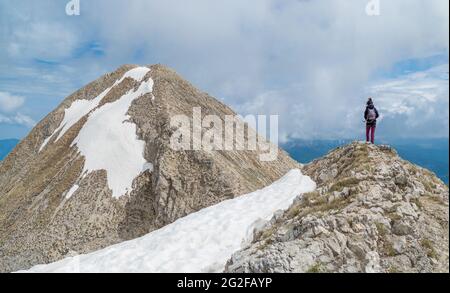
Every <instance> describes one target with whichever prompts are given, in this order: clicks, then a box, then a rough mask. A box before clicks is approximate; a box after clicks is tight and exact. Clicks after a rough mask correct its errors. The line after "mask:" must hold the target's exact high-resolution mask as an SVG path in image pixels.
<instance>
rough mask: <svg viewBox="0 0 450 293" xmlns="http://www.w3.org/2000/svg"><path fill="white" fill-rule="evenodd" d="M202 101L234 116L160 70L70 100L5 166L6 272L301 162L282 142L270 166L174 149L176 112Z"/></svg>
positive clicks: (105, 83)
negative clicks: (172, 121) (287, 151)
mask: <svg viewBox="0 0 450 293" xmlns="http://www.w3.org/2000/svg"><path fill="white" fill-rule="evenodd" d="M194 108H199V109H201V115H202V117H204V116H206V115H212V114H214V115H216V117H220V118H221V119H223V118H224V117H225V116H226V115H236V114H235V113H234V112H233V110H231V109H230V108H229V107H227V106H225V105H224V104H223V103H221V102H219V101H218V100H216V99H215V98H213V97H211V96H210V95H208V94H206V93H204V92H201V91H199V90H198V89H196V88H195V87H194V86H192V85H191V84H190V83H189V82H187V81H186V80H184V79H183V78H182V77H180V76H179V75H178V74H177V73H176V72H174V71H173V70H171V69H169V68H167V67H165V66H162V65H152V66H136V65H124V66H121V67H120V68H119V69H117V70H116V71H114V72H111V73H108V74H105V75H104V76H102V77H100V78H99V79H97V80H95V81H93V82H91V83H89V84H88V85H86V86H85V87H83V88H81V89H80V90H78V91H76V92H75V93H73V94H72V95H70V96H68V97H67V98H65V99H64V100H63V101H62V103H61V104H60V105H59V106H58V107H56V109H55V110H54V111H52V112H51V113H50V114H49V115H47V117H45V118H44V119H43V120H42V121H40V122H39V123H38V124H37V125H36V127H35V128H33V130H32V131H31V132H30V134H29V135H28V136H27V137H26V138H25V139H23V140H22V141H21V142H20V144H19V145H18V146H17V147H16V148H15V149H14V150H13V151H12V152H11V153H10V154H9V155H8V157H6V158H5V160H4V161H2V162H1V163H0V271H16V270H19V269H26V268H29V267H31V266H33V265H36V264H42V263H48V262H53V261H56V260H59V259H62V258H64V257H65V256H67V255H69V254H73V253H79V254H81V253H87V252H91V251H94V250H98V249H101V248H103V247H106V246H109V245H112V244H115V243H119V242H122V241H124V240H129V239H134V238H136V237H139V236H142V235H144V234H147V233H149V232H150V231H153V230H157V229H159V228H161V227H163V226H166V225H167V224H170V223H172V222H173V221H175V220H177V219H179V218H181V217H184V216H186V215H188V214H190V213H192V212H195V211H198V210H200V209H203V208H205V207H208V206H211V205H214V204H217V203H219V202H221V201H223V200H226V199H230V198H234V197H236V196H239V195H242V194H246V193H250V192H252V191H255V190H257V189H260V188H262V187H264V186H267V185H269V184H270V183H272V182H274V181H275V180H278V179H279V178H281V177H282V176H283V175H285V174H286V173H287V172H288V171H290V170H291V169H295V168H298V167H299V164H298V163H297V162H295V161H294V160H293V159H291V158H290V157H289V156H288V155H287V154H286V153H285V152H283V151H282V150H278V148H277V151H278V156H277V158H276V159H275V160H273V161H270V162H265V161H261V160H260V159H259V155H260V153H261V151H259V150H254V151H253V150H242V151H240V150H234V151H233V150H232V151H214V152H210V151H206V150H202V149H200V150H196V151H191V150H174V149H173V148H172V147H171V145H170V137H171V136H172V134H173V133H174V131H175V130H174V129H173V127H172V126H171V123H170V122H171V118H172V117H174V116H176V115H184V116H185V117H188V119H191V120H192V117H193V111H194V110H193V109H194ZM189 117H191V118H189ZM191 120H190V121H191ZM248 131H249V132H248V133H253V132H254V131H253V130H252V129H250V128H248ZM247 137H248V136H247Z"/></svg>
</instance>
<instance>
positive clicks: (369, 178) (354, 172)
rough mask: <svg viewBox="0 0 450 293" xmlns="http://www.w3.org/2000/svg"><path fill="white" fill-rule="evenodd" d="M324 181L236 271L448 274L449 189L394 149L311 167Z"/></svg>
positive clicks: (344, 153) (333, 157) (359, 146)
mask: <svg viewBox="0 0 450 293" xmlns="http://www.w3.org/2000/svg"><path fill="white" fill-rule="evenodd" d="M303 172H304V173H305V174H307V175H309V176H310V177H311V178H312V179H313V180H315V181H316V183H317V184H318V186H317V190H316V191H315V192H313V193H309V194H305V195H304V196H303V197H302V198H301V199H299V200H298V201H297V202H296V203H295V204H294V205H293V206H292V207H291V208H290V209H289V210H288V211H286V212H285V213H284V214H282V215H278V216H277V217H274V219H272V221H271V223H270V224H269V225H267V226H266V227H265V228H264V229H262V230H261V231H259V232H258V233H256V235H255V240H254V241H253V243H252V244H251V245H250V246H249V247H246V248H245V249H243V250H241V251H239V252H237V253H235V254H234V255H233V256H232V258H231V259H230V260H229V262H228V264H227V268H226V270H227V271H228V272H255V273H259V272H387V273H393V272H447V273H448V271H449V226H448V217H449V213H448V212H449V206H448V203H449V191H448V187H447V186H446V185H445V184H444V183H443V182H442V181H441V180H439V179H438V178H437V177H436V176H435V175H434V174H432V173H431V172H430V171H428V170H426V169H423V168H420V167H418V166H415V165H413V164H411V163H409V162H407V161H404V160H402V159H401V158H400V157H398V155H397V153H396V152H395V150H393V149H392V148H390V147H388V146H373V145H367V144H364V143H353V144H350V145H348V146H345V147H341V148H338V149H336V150H334V151H332V152H330V153H329V154H328V155H327V156H325V157H324V158H322V159H319V160H316V161H314V162H312V163H311V164H309V165H306V166H305V167H304V170H303Z"/></svg>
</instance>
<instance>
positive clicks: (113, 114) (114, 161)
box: [39, 67, 153, 198]
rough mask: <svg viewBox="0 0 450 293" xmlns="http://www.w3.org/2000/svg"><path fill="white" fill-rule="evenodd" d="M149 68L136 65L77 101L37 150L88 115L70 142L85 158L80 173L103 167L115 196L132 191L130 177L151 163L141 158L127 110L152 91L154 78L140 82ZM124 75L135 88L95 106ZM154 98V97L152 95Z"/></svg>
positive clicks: (141, 146) (69, 193) (141, 148)
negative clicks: (135, 84)
mask: <svg viewBox="0 0 450 293" xmlns="http://www.w3.org/2000/svg"><path fill="white" fill-rule="evenodd" d="M148 72H150V69H149V68H147V67H136V68H133V69H131V70H129V71H128V72H126V73H125V74H124V75H123V76H122V78H120V79H119V80H117V81H116V82H115V83H114V84H113V85H112V86H111V87H109V88H107V89H106V90H104V91H103V92H102V93H101V94H100V95H98V96H97V97H95V98H94V99H92V100H76V101H74V102H73V103H72V104H71V105H70V107H69V108H67V109H66V110H65V112H64V119H63V121H62V122H61V124H60V125H59V126H58V128H56V129H55V131H54V132H53V134H52V135H50V136H49V137H48V138H46V139H45V141H44V142H43V144H42V145H41V147H40V149H39V151H42V150H43V149H44V148H45V146H47V144H48V143H49V142H50V141H51V139H52V138H53V137H54V136H55V135H56V134H58V136H57V137H56V139H55V140H54V141H55V142H56V141H58V140H59V139H60V138H61V137H62V136H63V135H64V134H65V133H66V132H67V131H68V130H69V129H70V128H71V127H72V126H73V125H75V124H76V123H77V122H78V121H80V119H82V118H83V117H84V116H86V115H88V119H87V121H86V123H85V124H84V125H83V127H82V128H81V130H80V131H79V133H78V135H77V137H76V138H75V139H74V141H73V142H72V144H71V145H72V146H73V145H76V146H77V147H78V149H79V151H80V154H81V155H83V156H84V157H85V164H84V169H83V172H82V176H86V175H87V174H89V173H91V172H93V171H97V170H106V173H107V180H108V187H109V188H110V189H111V190H112V194H113V197H114V198H119V197H120V196H122V195H125V194H127V192H128V191H129V190H131V185H132V183H133V180H134V179H135V178H136V177H137V176H138V175H139V174H141V173H142V172H144V171H145V170H148V169H149V170H152V168H153V166H152V164H151V163H149V162H147V161H146V160H145V158H144V157H143V154H144V147H145V142H144V141H142V140H139V139H138V137H137V136H136V125H135V124H134V123H132V122H129V121H128V119H129V116H128V115H127V112H128V109H129V108H130V106H131V103H132V102H133V100H134V99H137V98H139V97H141V96H143V95H146V94H151V93H152V91H153V80H152V79H151V78H148V80H147V81H143V80H144V78H145V76H146V75H147V73H148ZM126 78H132V79H134V80H136V81H137V82H139V83H140V86H139V88H138V89H137V90H136V91H133V90H131V91H129V92H128V93H126V94H125V95H123V96H122V97H120V98H119V99H117V100H116V101H114V102H112V103H106V104H104V105H102V106H101V107H98V106H99V104H100V102H101V101H102V99H103V98H104V97H105V96H107V95H108V93H109V92H110V91H111V90H112V89H113V88H114V87H115V86H117V85H119V84H120V83H121V82H122V81H124V80H125V79H126ZM152 98H153V96H152ZM79 187H80V186H79V185H76V184H75V185H74V186H72V187H71V188H70V189H69V190H68V191H67V193H66V195H65V197H66V198H70V197H72V196H73V195H74V194H75V193H76V191H77V190H78V189H79Z"/></svg>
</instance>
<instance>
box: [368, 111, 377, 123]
mask: <svg viewBox="0 0 450 293" xmlns="http://www.w3.org/2000/svg"><path fill="white" fill-rule="evenodd" d="M376 119H377V112H376V111H375V108H372V109H368V111H367V121H375V120H376Z"/></svg>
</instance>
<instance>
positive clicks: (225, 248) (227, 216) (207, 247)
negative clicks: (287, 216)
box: [28, 169, 316, 273]
mask: <svg viewBox="0 0 450 293" xmlns="http://www.w3.org/2000/svg"><path fill="white" fill-rule="evenodd" d="M315 187H316V185H315V183H314V182H313V181H312V180H311V179H310V178H309V177H308V176H304V175H302V173H301V171H300V170H297V169H295V170H291V171H290V172H289V173H288V174H286V175H285V176H284V177H283V178H281V179H280V180H278V181H277V182H275V183H273V184H271V185H269V186H268V187H266V188H264V189H261V190H258V191H255V192H252V193H249V194H247V195H243V196H240V197H237V198H234V199H231V200H227V201H223V202H221V203H219V204H217V205H215V206H212V207H208V208H205V209H203V210H200V211H199V212H196V213H193V214H190V215H188V216H186V217H184V218H181V219H179V220H177V221H175V222H174V223H172V224H169V225H167V226H165V227H163V228H161V229H159V230H156V231H154V232H151V233H149V234H147V235H145V236H143V237H141V238H137V239H134V240H130V241H126V242H122V243H119V244H116V245H113V246H110V247H107V248H105V249H102V250H99V251H96V252H93V253H89V254H86V255H79V256H75V257H70V258H66V259H63V260H61V261H58V262H55V263H52V264H48V265H38V266H35V267H33V268H31V269H30V270H29V271H28V272H75V273H77V272H158V273H161V272H171V273H173V272H183V273H189V272H190V273H197V272H221V271H223V270H224V267H225V263H226V261H227V260H228V259H229V258H230V256H231V255H232V254H233V253H234V252H236V251H237V250H239V249H240V248H242V247H243V246H244V245H245V244H246V243H249V241H250V240H251V238H252V235H253V231H254V228H255V227H256V226H257V225H260V224H261V222H262V221H268V220H270V219H271V218H272V217H273V214H274V213H275V212H276V211H277V210H280V209H281V210H285V209H287V208H288V207H289V206H290V205H291V204H292V202H293V200H294V199H295V198H296V197H297V196H299V195H300V194H302V193H306V192H311V191H313V190H314V189H315Z"/></svg>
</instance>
